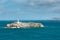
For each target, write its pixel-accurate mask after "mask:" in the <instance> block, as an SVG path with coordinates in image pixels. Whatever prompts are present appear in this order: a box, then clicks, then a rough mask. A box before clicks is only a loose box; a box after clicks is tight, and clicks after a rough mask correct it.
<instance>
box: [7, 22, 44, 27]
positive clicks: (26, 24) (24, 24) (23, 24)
mask: <svg viewBox="0 0 60 40" xmlns="http://www.w3.org/2000/svg"><path fill="white" fill-rule="evenodd" d="M7 27H8V28H27V27H44V26H43V25H42V24H41V23H33V22H29V23H23V22H15V23H11V24H7Z"/></svg>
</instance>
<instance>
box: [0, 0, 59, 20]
mask: <svg viewBox="0 0 60 40" xmlns="http://www.w3.org/2000/svg"><path fill="white" fill-rule="evenodd" d="M16 19H20V20H55V19H58V20H60V0H0V20H16Z"/></svg>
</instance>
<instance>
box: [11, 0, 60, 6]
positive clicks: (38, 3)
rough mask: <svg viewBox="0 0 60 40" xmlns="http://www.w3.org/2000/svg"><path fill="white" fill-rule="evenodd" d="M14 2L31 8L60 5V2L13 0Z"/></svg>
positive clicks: (55, 0) (50, 0)
mask: <svg viewBox="0 0 60 40" xmlns="http://www.w3.org/2000/svg"><path fill="white" fill-rule="evenodd" d="M12 1H13V2H16V3H20V4H25V5H29V6H49V5H56V4H57V3H60V0H12Z"/></svg>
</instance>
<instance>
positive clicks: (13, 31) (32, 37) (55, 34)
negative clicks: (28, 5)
mask: <svg viewBox="0 0 60 40" xmlns="http://www.w3.org/2000/svg"><path fill="white" fill-rule="evenodd" d="M20 21H21V22H36V23H42V24H43V25H44V27H42V28H5V27H7V26H6V25H7V24H10V23H13V22H16V20H0V40H60V21H59V20H20Z"/></svg>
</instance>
